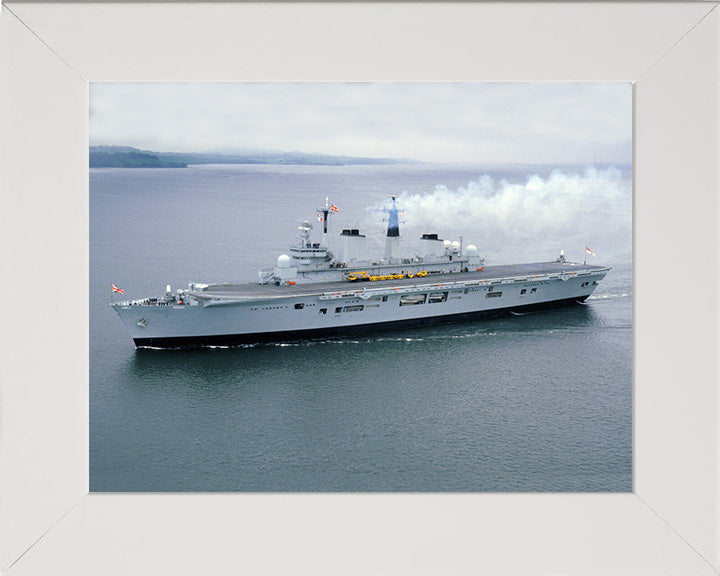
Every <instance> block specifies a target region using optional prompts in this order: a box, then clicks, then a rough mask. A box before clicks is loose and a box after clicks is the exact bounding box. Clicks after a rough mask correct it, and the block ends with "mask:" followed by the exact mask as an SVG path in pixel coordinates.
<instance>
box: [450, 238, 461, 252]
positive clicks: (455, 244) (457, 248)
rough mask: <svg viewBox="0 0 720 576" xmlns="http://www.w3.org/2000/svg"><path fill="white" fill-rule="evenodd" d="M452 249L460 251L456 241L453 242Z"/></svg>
mask: <svg viewBox="0 0 720 576" xmlns="http://www.w3.org/2000/svg"><path fill="white" fill-rule="evenodd" d="M452 249H453V250H460V242H458V241H457V240H455V241H454V242H453V243H452Z"/></svg>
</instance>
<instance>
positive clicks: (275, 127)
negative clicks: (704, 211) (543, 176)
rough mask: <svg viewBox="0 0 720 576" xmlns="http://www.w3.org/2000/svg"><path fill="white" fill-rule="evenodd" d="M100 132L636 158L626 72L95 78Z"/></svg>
mask: <svg viewBox="0 0 720 576" xmlns="http://www.w3.org/2000/svg"><path fill="white" fill-rule="evenodd" d="M90 143H91V144H92V145H100V144H106V145H127V146H135V147H138V148H144V149H150V150H156V151H162V152H191V151H192V152H206V151H218V150H228V149H248V148H260V149H266V150H280V151H300V152H308V153H322V154H332V155H349V156H370V157H392V158H411V159H416V160H423V161H430V162H458V163H506V162H507V163H538V164H592V163H611V164H630V162H631V159H632V88H631V85H630V84H627V83H622V84H619V83H526V84H524V83H512V84H505V83H444V84H440V83H438V84H428V83H426V84H381V83H364V84H363V83H355V84H343V83H327V84H324V83H316V84H282V83H264V84H263V83H258V84H97V83H95V84H92V85H91V89H90Z"/></svg>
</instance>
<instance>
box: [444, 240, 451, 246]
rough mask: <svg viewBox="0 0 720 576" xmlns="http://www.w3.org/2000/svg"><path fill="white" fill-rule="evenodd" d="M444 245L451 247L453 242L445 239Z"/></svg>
mask: <svg viewBox="0 0 720 576" xmlns="http://www.w3.org/2000/svg"><path fill="white" fill-rule="evenodd" d="M443 246H445V248H450V246H452V242H450V240H443Z"/></svg>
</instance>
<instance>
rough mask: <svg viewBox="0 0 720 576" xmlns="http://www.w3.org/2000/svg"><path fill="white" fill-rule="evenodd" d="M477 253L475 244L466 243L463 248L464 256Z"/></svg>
mask: <svg viewBox="0 0 720 576" xmlns="http://www.w3.org/2000/svg"><path fill="white" fill-rule="evenodd" d="M477 255H478V249H477V246H475V244H470V245H468V247H467V248H465V256H477Z"/></svg>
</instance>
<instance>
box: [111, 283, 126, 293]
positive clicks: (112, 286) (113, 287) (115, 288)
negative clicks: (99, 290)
mask: <svg viewBox="0 0 720 576" xmlns="http://www.w3.org/2000/svg"><path fill="white" fill-rule="evenodd" d="M110 291H111V292H117V293H118V294H125V290H122V289H120V288H118V287H117V286H115V284H110Z"/></svg>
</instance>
